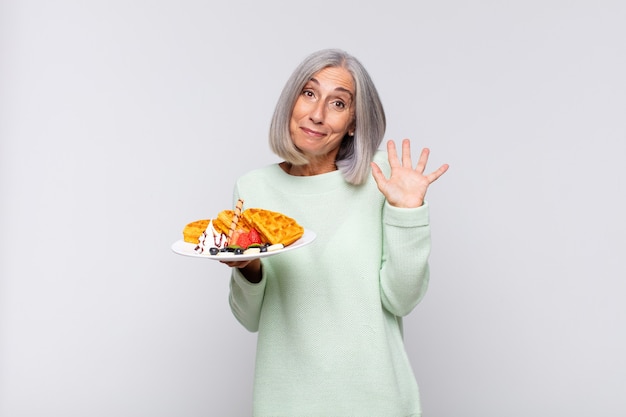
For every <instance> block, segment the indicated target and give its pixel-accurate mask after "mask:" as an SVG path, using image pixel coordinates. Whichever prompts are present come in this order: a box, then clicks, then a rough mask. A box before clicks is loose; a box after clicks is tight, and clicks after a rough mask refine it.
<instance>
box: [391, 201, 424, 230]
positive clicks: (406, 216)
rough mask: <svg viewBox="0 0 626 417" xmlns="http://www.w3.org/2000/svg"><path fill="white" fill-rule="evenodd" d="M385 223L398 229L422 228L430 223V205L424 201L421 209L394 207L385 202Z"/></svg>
mask: <svg viewBox="0 0 626 417" xmlns="http://www.w3.org/2000/svg"><path fill="white" fill-rule="evenodd" d="M383 223H384V224H387V225H389V226H396V227H420V226H428V224H429V223H430V216H429V209H428V203H427V202H426V201H424V204H422V205H421V206H420V207H415V208H400V207H394V206H392V205H391V204H389V202H387V201H386V200H385V205H384V207H383Z"/></svg>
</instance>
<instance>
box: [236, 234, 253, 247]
mask: <svg viewBox="0 0 626 417" xmlns="http://www.w3.org/2000/svg"><path fill="white" fill-rule="evenodd" d="M235 244H236V245H237V246H241V247H242V248H244V249H247V248H248V246H250V245H251V244H252V241H251V240H250V233H241V234H240V235H239V237H238V238H237V240H236V241H235Z"/></svg>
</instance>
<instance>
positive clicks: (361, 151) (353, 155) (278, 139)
mask: <svg viewBox="0 0 626 417" xmlns="http://www.w3.org/2000/svg"><path fill="white" fill-rule="evenodd" d="M328 67H341V68H345V69H346V70H347V71H348V72H350V74H352V78H354V84H355V90H356V91H355V97H354V103H355V104H356V105H355V113H354V117H355V122H356V124H355V129H354V136H350V135H348V134H346V136H344V138H343V139H342V141H341V145H340V148H339V152H338V154H337V160H336V161H335V164H336V165H337V168H338V169H339V170H340V171H341V172H342V173H343V176H344V178H345V180H346V181H347V182H349V183H351V184H356V185H358V184H362V183H364V182H365V180H366V179H367V176H368V174H369V170H370V162H371V161H372V159H373V157H374V154H375V153H376V150H377V149H378V147H379V146H380V143H381V142H382V140H383V135H384V134H385V128H386V119H385V111H384V109H383V105H382V103H381V101H380V98H379V96H378V91H377V90H376V87H375V86H374V83H373V82H372V79H371V78H370V76H369V74H368V72H367V71H366V70H365V68H364V67H363V65H362V64H361V63H360V62H359V61H358V60H357V59H356V58H354V57H353V56H351V55H349V54H348V53H347V52H345V51H342V50H339V49H324V50H321V51H318V52H314V53H313V54H311V55H309V56H308V57H307V58H306V59H305V60H304V61H302V63H301V64H300V65H299V66H298V67H297V68H296V69H295V71H294V72H293V74H291V77H289V79H288V80H287V83H286V84H285V87H284V88H283V91H282V93H281V94H280V97H279V99H278V103H277V105H276V108H275V109H274V115H273V117H272V122H271V125H270V132H269V142H270V148H271V149H272V151H273V152H274V153H275V154H276V155H278V156H280V157H281V158H284V159H285V161H287V162H290V163H292V164H294V165H305V164H307V163H308V160H307V159H306V157H305V156H304V154H303V153H302V152H300V150H299V149H298V148H296V146H295V145H294V143H293V141H292V140H291V134H290V132H289V122H290V119H291V113H292V111H293V108H294V106H295V104H296V100H297V99H298V96H299V95H300V94H301V93H302V89H303V88H304V86H305V84H306V83H307V82H308V81H309V80H310V79H311V78H312V77H313V75H314V74H316V73H317V72H319V71H321V70H323V69H324V68H328Z"/></svg>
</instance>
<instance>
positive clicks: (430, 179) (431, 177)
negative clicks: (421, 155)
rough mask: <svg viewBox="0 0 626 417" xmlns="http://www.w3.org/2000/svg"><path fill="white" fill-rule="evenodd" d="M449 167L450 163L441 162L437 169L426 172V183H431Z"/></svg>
mask: <svg viewBox="0 0 626 417" xmlns="http://www.w3.org/2000/svg"><path fill="white" fill-rule="evenodd" d="M449 167H450V165H448V164H443V165H442V166H440V167H439V169H437V171H435V172H432V173H430V174H428V175H427V176H426V178H427V179H428V183H429V184H432V183H433V182H435V181H436V180H437V179H438V178H439V177H441V176H442V175H443V174H445V173H446V171H447V170H448V168H449Z"/></svg>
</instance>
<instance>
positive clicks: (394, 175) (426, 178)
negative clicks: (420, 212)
mask: <svg viewBox="0 0 626 417" xmlns="http://www.w3.org/2000/svg"><path fill="white" fill-rule="evenodd" d="M387 153H388V157H389V165H390V166H391V175H390V177H389V179H387V178H385V175H384V174H383V172H382V171H381V170H380V167H379V166H378V165H377V164H376V163H374V162H372V175H373V176H374V180H375V181H376V184H377V185H378V189H379V190H380V192H381V193H383V195H384V196H385V198H386V199H387V201H388V202H389V204H391V205H392V206H395V207H402V208H414V207H420V206H421V205H422V204H424V198H425V197H426V191H427V190H428V186H429V185H430V184H432V183H433V182H435V181H436V180H437V178H439V177H441V176H442V175H443V174H444V173H445V172H446V171H447V170H448V164H443V165H442V166H440V167H439V169H437V170H436V171H434V172H431V173H430V174H427V175H425V174H424V170H425V169H426V163H427V162H428V155H429V154H430V150H429V149H428V148H424V149H422V153H421V154H420V157H419V160H418V161H417V166H416V167H415V169H413V163H412V162H411V141H410V140H409V139H404V140H403V141H402V159H399V158H398V152H397V151H396V144H395V142H394V141H392V140H390V141H388V142H387Z"/></svg>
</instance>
